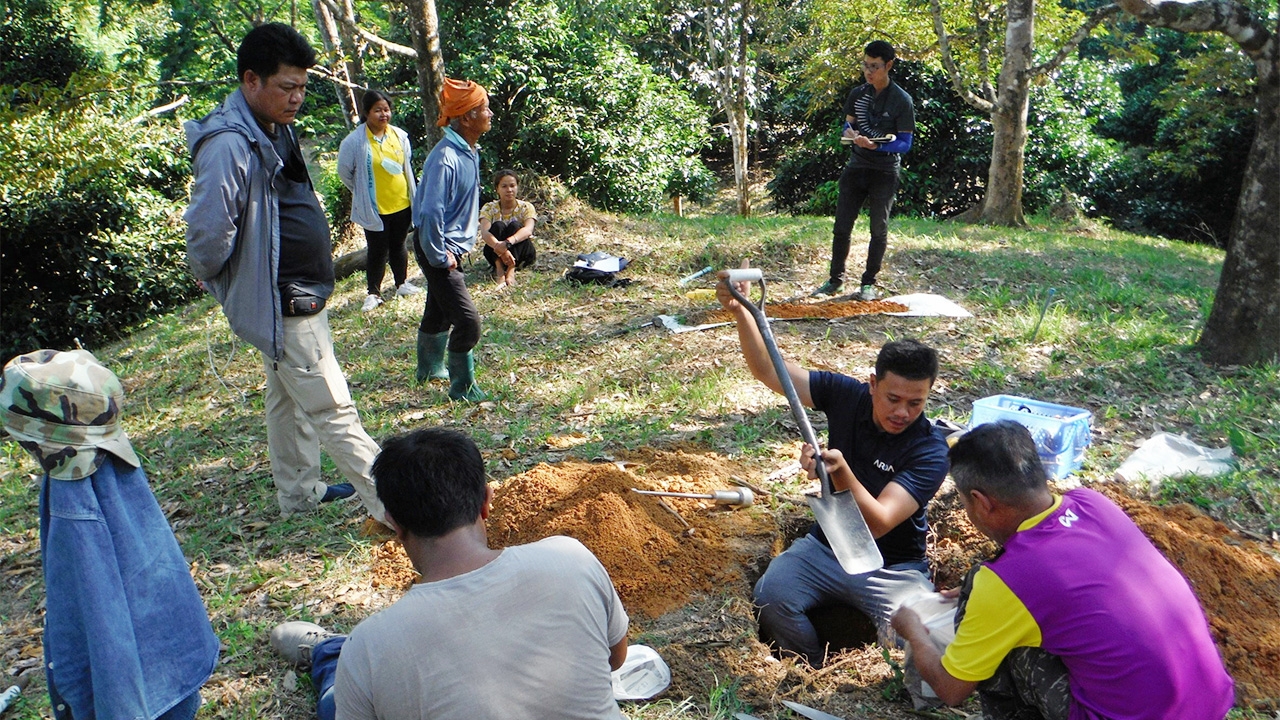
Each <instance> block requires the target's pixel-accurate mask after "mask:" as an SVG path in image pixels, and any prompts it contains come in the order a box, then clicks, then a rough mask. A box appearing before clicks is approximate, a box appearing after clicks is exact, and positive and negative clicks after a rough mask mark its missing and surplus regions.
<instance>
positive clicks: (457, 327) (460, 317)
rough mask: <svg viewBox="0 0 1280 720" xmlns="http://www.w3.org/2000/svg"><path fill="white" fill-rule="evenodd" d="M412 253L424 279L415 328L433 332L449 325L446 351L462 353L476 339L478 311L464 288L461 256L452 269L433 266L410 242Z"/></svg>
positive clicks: (473, 344) (471, 345) (474, 343)
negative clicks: (419, 316) (423, 300)
mask: <svg viewBox="0 0 1280 720" xmlns="http://www.w3.org/2000/svg"><path fill="white" fill-rule="evenodd" d="M413 256H414V258H415V259H416V260H417V261H418V267H419V268H421V269H422V275H423V277H425V278H426V279H427V301H426V306H425V307H423V309H422V322H421V323H419V324H418V330H419V331H421V332H424V333H428V334H431V335H435V334H437V333H442V332H445V331H447V330H449V329H450V328H453V332H451V333H449V345H448V349H449V352H466V351H468V350H470V349H471V348H474V347H475V346H476V343H478V342H480V311H478V310H476V304H475V303H474V302H472V300H471V293H470V292H468V291H467V279H466V277H465V276H463V274H462V264H461V263H462V259H461V258H458V266H457V267H455V268H454V269H452V270H449V269H446V268H438V267H433V266H432V265H431V263H429V262H427V257H426V255H425V254H423V252H422V248H420V247H418V243H417V241H416V240H415V241H414V243H413Z"/></svg>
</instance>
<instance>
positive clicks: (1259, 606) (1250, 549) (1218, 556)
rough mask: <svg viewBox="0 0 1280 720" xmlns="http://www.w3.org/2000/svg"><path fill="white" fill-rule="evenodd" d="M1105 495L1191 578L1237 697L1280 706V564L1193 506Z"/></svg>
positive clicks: (1251, 702) (1260, 706) (1272, 707)
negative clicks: (1234, 682) (1158, 505)
mask: <svg viewBox="0 0 1280 720" xmlns="http://www.w3.org/2000/svg"><path fill="white" fill-rule="evenodd" d="M1108 495H1110V496H1111V497H1112V499H1114V500H1115V501H1116V503H1117V504H1118V505H1120V507H1122V508H1124V511H1125V512H1126V513H1127V514H1128V515H1129V517H1131V518H1133V521H1134V523H1136V524H1137V525H1138V527H1140V528H1142V532H1144V533H1146V535H1147V537H1149V538H1151V542H1152V543H1154V544H1155V546H1156V547H1157V548H1159V549H1160V552H1162V553H1164V556H1165V557H1167V558H1169V561H1170V562H1172V563H1173V564H1174V565H1177V566H1178V568H1179V569H1180V570H1182V573H1183V574H1184V575H1186V576H1187V580H1189V581H1190V582H1191V587H1192V588H1194V589H1195V591H1196V596H1197V597H1198V598H1200V605H1201V606H1203V607H1204V610H1205V615H1207V616H1208V618H1209V626H1210V628H1212V630H1213V637H1214V640H1216V641H1217V643H1218V649H1219V650H1220V651H1221V652H1222V658H1223V660H1225V661H1226V663H1227V671H1228V672H1229V673H1231V677H1232V678H1234V679H1235V681H1236V701H1237V703H1238V704H1241V705H1245V706H1252V707H1255V708H1257V709H1267V710H1275V709H1277V708H1280V562H1277V561H1276V560H1275V559H1274V558H1272V557H1270V556H1268V555H1267V554H1265V553H1263V552H1261V551H1259V550H1258V549H1256V548H1255V547H1254V544H1253V543H1252V542H1251V541H1248V540H1242V539H1238V538H1239V536H1237V535H1236V534H1235V533H1233V532H1232V531H1231V530H1230V529H1228V528H1227V526H1225V525H1223V524H1222V523H1220V522H1218V521H1217V520H1214V519H1213V518H1210V517H1208V516H1207V515H1205V514H1203V513H1201V512H1200V511H1199V510H1197V509H1196V508H1195V507H1193V506H1191V505H1174V506H1172V507H1153V506H1151V505H1147V504H1146V503H1144V502H1141V501H1139V500H1135V499H1133V498H1131V497H1129V496H1127V495H1124V494H1121V493H1118V492H1114V491H1113V492H1108Z"/></svg>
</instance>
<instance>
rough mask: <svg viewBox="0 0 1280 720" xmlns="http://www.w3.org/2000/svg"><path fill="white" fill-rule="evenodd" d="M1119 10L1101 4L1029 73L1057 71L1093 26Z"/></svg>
mask: <svg viewBox="0 0 1280 720" xmlns="http://www.w3.org/2000/svg"><path fill="white" fill-rule="evenodd" d="M1119 12H1120V6H1119V5H1116V4H1114V3H1113V4H1111V5H1103V6H1102V7H1100V8H1098V9H1097V10H1094V11H1093V14H1092V15H1090V16H1089V17H1088V18H1087V19H1085V21H1084V23H1083V24H1081V25H1080V28H1079V29H1078V30H1076V32H1075V34H1074V35H1072V36H1071V39H1070V40H1067V42H1066V43H1065V44H1064V45H1063V46H1062V47H1060V48H1058V52H1057V54H1055V55H1054V56H1053V57H1052V58H1050V59H1049V60H1047V61H1045V62H1043V63H1040V64H1039V65H1035V66H1033V67H1032V68H1031V69H1030V70H1028V71H1027V72H1028V73H1030V75H1031V77H1035V76H1037V75H1052V74H1053V73H1055V72H1057V71H1058V68H1059V67H1060V66H1061V65H1062V63H1063V62H1065V61H1066V59H1067V58H1068V57H1070V56H1071V54H1072V53H1074V52H1075V51H1076V48H1077V47H1079V46H1080V43H1082V42H1084V39H1085V38H1087V37H1089V35H1090V34H1092V33H1093V30H1094V28H1096V27H1098V26H1099V25H1101V24H1102V21H1103V20H1106V19H1107V18H1109V17H1111V16H1112V15H1115V14H1117V13H1119Z"/></svg>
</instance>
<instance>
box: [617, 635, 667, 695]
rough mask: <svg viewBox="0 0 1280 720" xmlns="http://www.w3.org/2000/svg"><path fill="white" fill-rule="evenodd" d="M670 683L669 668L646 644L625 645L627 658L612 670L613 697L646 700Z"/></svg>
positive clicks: (656, 652)
mask: <svg viewBox="0 0 1280 720" xmlns="http://www.w3.org/2000/svg"><path fill="white" fill-rule="evenodd" d="M670 684H671V668H669V667H667V663H666V662H665V661H664V660H663V659H662V657H661V656H660V655H658V651H656V650H654V649H653V648H651V647H649V646H648V645H629V646H627V659H626V661H625V662H623V663H622V667H620V668H618V669H617V670H614V671H613V699H615V700H648V699H649V698H651V697H653V696H654V695H657V694H658V693H660V692H662V691H663V690H666V689H667V686H668V685H670Z"/></svg>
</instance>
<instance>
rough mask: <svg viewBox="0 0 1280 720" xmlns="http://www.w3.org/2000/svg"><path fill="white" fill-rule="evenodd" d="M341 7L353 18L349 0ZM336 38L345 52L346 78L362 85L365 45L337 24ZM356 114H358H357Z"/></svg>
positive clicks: (345, 0)
mask: <svg viewBox="0 0 1280 720" xmlns="http://www.w3.org/2000/svg"><path fill="white" fill-rule="evenodd" d="M342 6H343V8H344V9H345V10H346V12H347V14H348V15H350V16H351V17H355V14H356V13H355V8H354V7H353V6H352V4H351V0H343V3H342ZM338 37H339V38H341V39H342V47H343V49H344V51H346V56H347V77H348V78H350V79H351V82H353V83H355V84H357V85H364V84H365V77H364V47H365V45H366V44H367V43H365V42H364V41H363V40H361V39H360V38H359V37H358V36H357V35H356V34H355V33H354V32H352V31H351V28H349V27H347V26H346V25H344V24H342V23H338ZM356 107H357V109H358V108H359V105H358V104H357V105H356ZM358 114H359V112H357V115H358Z"/></svg>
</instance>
